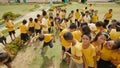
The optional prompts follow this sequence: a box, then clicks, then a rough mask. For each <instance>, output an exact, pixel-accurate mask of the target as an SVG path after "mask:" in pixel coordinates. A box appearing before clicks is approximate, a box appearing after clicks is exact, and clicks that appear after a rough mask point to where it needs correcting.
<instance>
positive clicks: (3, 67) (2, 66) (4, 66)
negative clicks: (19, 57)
mask: <svg viewBox="0 0 120 68" xmlns="http://www.w3.org/2000/svg"><path fill="white" fill-rule="evenodd" d="M0 68H8V67H7V66H6V65H5V64H4V65H0Z"/></svg>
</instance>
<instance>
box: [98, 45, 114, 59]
mask: <svg viewBox="0 0 120 68" xmlns="http://www.w3.org/2000/svg"><path fill="white" fill-rule="evenodd" d="M112 53H113V51H112V50H108V49H107V48H105V46H103V47H102V50H101V51H100V57H101V59H102V60H104V61H110V59H111V54H112Z"/></svg>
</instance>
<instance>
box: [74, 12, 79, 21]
mask: <svg viewBox="0 0 120 68" xmlns="http://www.w3.org/2000/svg"><path fill="white" fill-rule="evenodd" d="M79 18H80V12H76V13H75V19H77V20H78V19H79Z"/></svg>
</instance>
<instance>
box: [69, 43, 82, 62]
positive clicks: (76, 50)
mask: <svg viewBox="0 0 120 68" xmlns="http://www.w3.org/2000/svg"><path fill="white" fill-rule="evenodd" d="M71 54H72V55H74V56H78V57H80V59H79V60H78V59H75V58H72V60H73V61H74V62H76V63H78V64H82V63H83V59H82V45H81V43H79V42H78V41H77V43H76V44H75V45H74V46H72V47H71Z"/></svg>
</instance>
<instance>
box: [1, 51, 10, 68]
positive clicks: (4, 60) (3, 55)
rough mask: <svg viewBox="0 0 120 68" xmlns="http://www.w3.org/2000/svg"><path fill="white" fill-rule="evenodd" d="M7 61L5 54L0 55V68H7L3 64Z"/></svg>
mask: <svg viewBox="0 0 120 68" xmlns="http://www.w3.org/2000/svg"><path fill="white" fill-rule="evenodd" d="M7 61H8V54H7V53H0V68H8V67H7V66H6V65H5V64H4V63H5V62H7Z"/></svg>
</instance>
